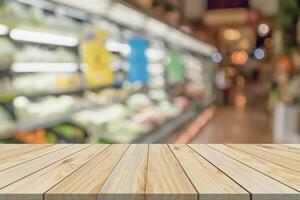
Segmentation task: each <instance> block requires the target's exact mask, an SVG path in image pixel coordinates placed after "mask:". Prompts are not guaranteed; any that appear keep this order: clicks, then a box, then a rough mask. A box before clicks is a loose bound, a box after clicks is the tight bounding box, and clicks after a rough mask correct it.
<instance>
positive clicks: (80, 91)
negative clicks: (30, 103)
mask: <svg viewBox="0 0 300 200" xmlns="http://www.w3.org/2000/svg"><path fill="white" fill-rule="evenodd" d="M106 88H117V86H116V85H108V86H101V87H95V88H80V89H76V90H70V91H61V92H47V93H35V94H22V93H19V94H14V95H11V96H10V97H9V98H6V99H5V100H3V101H1V99H0V103H7V102H10V101H12V100H13V99H14V98H15V97H18V96H25V97H27V98H29V99H37V98H40V97H45V96H61V95H82V94H83V93H84V92H85V91H95V92H96V91H100V90H103V89H106Z"/></svg>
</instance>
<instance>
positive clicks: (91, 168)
mask: <svg viewBox="0 0 300 200" xmlns="http://www.w3.org/2000/svg"><path fill="white" fill-rule="evenodd" d="M128 147H129V145H125V144H118V145H111V146H110V147H108V148H107V149H105V150H104V151H103V152H102V153H101V154H99V155H97V156H96V157H95V158H94V159H93V160H92V161H91V162H89V163H87V164H86V165H84V166H83V167H81V168H80V169H78V170H77V171H76V172H75V173H73V174H72V175H71V176H69V177H67V178H66V179H64V180H63V181H62V182H60V183H59V184H58V185H56V186H55V187H53V188H52V189H51V190H49V191H48V192H47V193H46V194H45V195H44V199H45V200H95V199H96V198H97V193H98V192H99V191H100V189H101V187H102V186H103V184H104V182H105V180H106V179H107V178H108V177H109V175H110V174H111V172H112V171H113V169H114V167H115V166H116V165H117V163H118V162H119V160H120V159H121V158H122V156H123V154H124V153H125V152H126V150H127V149H128Z"/></svg>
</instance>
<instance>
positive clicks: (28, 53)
mask: <svg viewBox="0 0 300 200" xmlns="http://www.w3.org/2000/svg"><path fill="white" fill-rule="evenodd" d="M15 61H16V62H21V63H22V62H27V63H31V62H33V63H35V62H37V63H42V62H46V63H48V62H53V63H72V62H73V63H75V62H77V57H76V54H75V53H74V52H72V51H70V50H67V49H64V48H56V49H54V50H53V49H49V48H47V47H36V46H26V47H24V48H22V49H20V50H19V51H18V52H17V54H16V58H15Z"/></svg>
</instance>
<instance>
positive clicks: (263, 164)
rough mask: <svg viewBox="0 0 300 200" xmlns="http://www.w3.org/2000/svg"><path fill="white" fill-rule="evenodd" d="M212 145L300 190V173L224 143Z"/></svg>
mask: <svg viewBox="0 0 300 200" xmlns="http://www.w3.org/2000/svg"><path fill="white" fill-rule="evenodd" d="M209 146H210V147H212V148H214V149H216V150H218V151H220V152H222V153H223V154H225V155H228V156H230V157H231V158H233V159H236V160H238V161H239V162H242V163H244V164H246V165H247V166H249V167H252V168H254V169H256V170H258V171H260V172H262V173H263V174H265V175H267V176H269V177H272V178H273V179H276V180H278V181H279V182H281V183H284V184H285V185H288V186H290V187H291V188H293V189H295V190H297V191H298V192H299V191H300V173H299V172H296V171H293V170H290V169H287V168H285V167H282V166H280V165H277V164H274V163H272V162H268V161H266V160H264V159H262V158H259V157H256V156H253V155H251V154H248V153H245V152H243V151H240V150H237V149H234V148H232V147H229V146H226V145H222V144H218V145H217V144H214V145H209Z"/></svg>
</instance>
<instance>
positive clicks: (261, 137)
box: [191, 107, 274, 143]
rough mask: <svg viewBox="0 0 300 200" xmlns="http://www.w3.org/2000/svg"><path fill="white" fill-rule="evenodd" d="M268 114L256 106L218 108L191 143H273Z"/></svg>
mask: <svg viewBox="0 0 300 200" xmlns="http://www.w3.org/2000/svg"><path fill="white" fill-rule="evenodd" d="M273 142H274V140H273V135H272V130H271V121H270V118H269V116H268V114H267V113H266V112H264V111H262V110H259V109H256V108H248V109H246V110H237V109H235V108H234V107H221V108H217V110H216V113H215V116H214V117H213V119H212V120H211V121H210V122H208V124H207V125H206V126H205V127H203V129H202V130H201V131H200V132H199V134H198V135H197V136H196V137H195V138H194V139H193V140H192V141H191V143H273Z"/></svg>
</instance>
